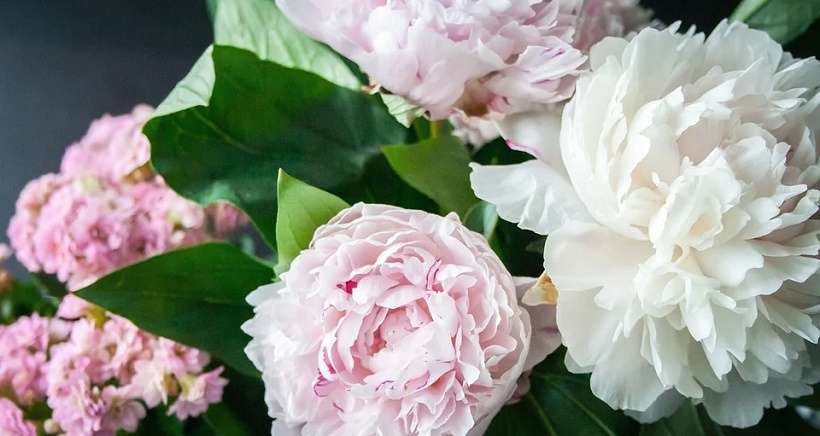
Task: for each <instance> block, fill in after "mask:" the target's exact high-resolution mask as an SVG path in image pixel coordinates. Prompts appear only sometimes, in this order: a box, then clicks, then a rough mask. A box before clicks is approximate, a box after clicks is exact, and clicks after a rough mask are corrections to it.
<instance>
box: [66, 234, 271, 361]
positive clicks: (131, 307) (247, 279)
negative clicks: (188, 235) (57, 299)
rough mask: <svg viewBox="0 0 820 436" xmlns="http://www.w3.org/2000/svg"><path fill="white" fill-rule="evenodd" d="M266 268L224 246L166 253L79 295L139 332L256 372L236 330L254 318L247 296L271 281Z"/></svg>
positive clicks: (108, 278) (108, 277)
mask: <svg viewBox="0 0 820 436" xmlns="http://www.w3.org/2000/svg"><path fill="white" fill-rule="evenodd" d="M272 277H273V271H272V270H271V268H270V267H268V266H266V265H265V264H263V263H261V262H259V261H257V260H256V259H254V258H252V257H250V256H248V255H247V254H245V253H243V252H242V251H241V250H239V249H238V248H236V247H234V246H232V245H229V244H224V243H209V244H203V245H199V246H195V247H190V248H185V249H181V250H177V251H172V252H169V253H165V254H162V255H159V256H156V257H152V258H149V259H147V260H145V261H142V262H139V263H136V264H133V265H131V266H128V267H125V268H123V269H121V270H119V271H116V272H114V273H111V274H109V275H107V276H105V277H103V278H101V279H99V280H97V281H96V282H95V283H93V284H92V285H90V286H88V287H86V288H85V289H82V290H80V291H79V292H78V293H77V294H78V295H79V296H80V297H82V298H84V299H86V300H88V301H90V302H92V303H94V304H97V305H99V306H102V307H103V308H105V309H107V310H108V311H110V312H113V313H115V314H117V315H121V316H124V317H125V318H128V319H129V320H131V321H132V322H133V323H134V324H136V325H137V326H138V327H140V328H141V329H144V330H147V331H149V332H152V333H155V334H157V335H160V336H164V337H166V338H169V339H173V340H175V341H178V342H180V343H183V344H186V345H189V346H192V347H196V348H200V349H203V350H205V351H208V352H210V353H211V354H213V355H214V356H215V357H217V358H219V359H221V360H222V361H224V362H225V363H226V364H228V365H231V366H232V367H234V368H236V369H237V370H240V371H242V372H243V373H245V374H256V371H255V369H254V368H253V365H252V364H251V363H250V361H249V360H248V359H247V357H245V353H244V352H243V349H244V348H245V345H246V344H247V342H248V338H247V337H246V336H245V335H244V334H243V333H242V331H241V330H240V326H241V325H242V323H244V322H245V321H246V320H248V319H250V318H251V317H252V316H253V312H252V310H251V307H250V306H248V305H247V304H246V303H245V296H246V295H247V294H248V293H250V292H251V291H253V290H254V289H256V288H258V287H259V286H262V285H264V284H267V283H270V281H271V278H272Z"/></svg>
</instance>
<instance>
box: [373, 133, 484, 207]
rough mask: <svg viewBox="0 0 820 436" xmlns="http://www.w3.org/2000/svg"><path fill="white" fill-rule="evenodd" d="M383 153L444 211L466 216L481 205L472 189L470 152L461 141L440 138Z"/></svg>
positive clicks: (404, 177)
mask: <svg viewBox="0 0 820 436" xmlns="http://www.w3.org/2000/svg"><path fill="white" fill-rule="evenodd" d="M382 150H383V151H384V155H385V156H386V157H387V161H388V162H390V166H392V167H393V169H394V170H396V173H398V175H399V177H401V178H402V179H404V181H406V182H407V183H408V184H409V185H410V186H412V187H414V188H416V189H417V190H419V191H420V192H421V193H423V194H425V195H427V196H428V197H430V198H432V199H433V200H435V202H436V203H438V205H439V206H441V208H442V210H443V211H444V212H456V213H458V214H459V215H461V216H462V217H463V216H465V214H466V213H467V211H468V210H470V208H471V207H473V205H475V204H476V203H478V201H479V200H478V199H477V198H476V197H475V195H474V194H473V190H472V188H471V187H470V167H469V163H470V153H469V152H468V151H467V148H466V147H465V146H464V145H463V144H461V143H460V142H459V141H458V139H456V138H454V137H452V136H441V137H437V138H432V139H428V140H426V141H423V142H419V143H416V144H410V145H389V146H386V147H383V148H382Z"/></svg>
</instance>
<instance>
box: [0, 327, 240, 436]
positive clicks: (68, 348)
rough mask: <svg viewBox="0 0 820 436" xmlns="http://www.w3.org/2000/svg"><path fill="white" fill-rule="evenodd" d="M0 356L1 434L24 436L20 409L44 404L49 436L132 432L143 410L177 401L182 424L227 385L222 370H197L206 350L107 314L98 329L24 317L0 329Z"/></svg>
mask: <svg viewBox="0 0 820 436" xmlns="http://www.w3.org/2000/svg"><path fill="white" fill-rule="evenodd" d="M0 356H2V358H0V392H3V393H4V395H5V396H7V397H8V399H7V400H5V401H4V402H3V403H2V404H0V434H3V435H5V434H15V435H16V434H29V433H26V432H25V431H23V430H19V429H18V428H27V427H28V426H31V423H24V422H23V421H22V411H21V409H20V407H22V408H27V407H29V406H33V405H35V404H37V403H41V402H43V401H45V402H46V403H47V405H48V406H49V408H50V409H51V410H52V417H51V419H49V420H48V421H46V422H45V423H44V425H45V429H46V430H47V431H48V432H49V433H58V432H59V433H65V434H67V435H70V436H71V435H78V436H80V435H106V434H112V435H113V434H115V433H116V432H117V430H125V431H129V432H133V431H135V430H136V429H137V427H138V425H139V421H140V420H141V419H142V418H143V417H145V414H146V410H145V406H148V407H156V406H158V405H159V404H161V403H162V404H168V403H169V398H175V400H174V401H173V404H171V406H170V407H169V409H168V412H169V414H174V415H176V416H177V417H178V418H179V419H183V420H184V419H186V418H188V417H192V416H197V415H200V414H202V413H203V412H205V411H206V410H207V409H208V406H209V405H210V404H212V403H216V402H219V401H220V400H221V398H222V390H223V388H224V386H225V385H226V384H227V381H226V380H225V379H224V378H222V377H220V374H221V373H222V368H217V369H215V370H212V371H210V372H203V371H204V370H205V368H206V367H207V365H208V363H209V360H210V359H209V357H208V354H207V353H204V352H202V351H199V350H196V349H193V348H188V347H184V346H182V345H180V344H177V343H175V342H172V341H169V340H167V339H163V338H158V337H155V336H153V335H150V334H148V333H146V332H144V331H141V330H139V329H138V328H137V327H136V326H134V325H133V324H131V323H130V322H129V321H127V320H125V319H122V318H119V317H113V316H112V317H110V318H108V319H106V320H104V321H102V322H101V325H100V326H98V325H97V324H95V322H94V321H93V320H90V319H85V318H83V319H80V320H78V321H63V320H60V319H48V318H43V317H40V316H38V315H32V316H30V317H22V318H20V319H19V320H17V322H15V323H14V324H12V325H9V326H2V327H0ZM11 429H18V430H16V431H17V432H19V433H15V432H14V431H13V430H11ZM2 430H5V431H7V432H11V433H4V432H3V431H2ZM31 434H34V433H31Z"/></svg>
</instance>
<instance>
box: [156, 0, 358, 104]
mask: <svg viewBox="0 0 820 436" xmlns="http://www.w3.org/2000/svg"><path fill="white" fill-rule="evenodd" d="M206 5H207V8H208V12H209V14H210V15H211V16H212V20H213V23H214V41H215V44H216V45H225V46H232V47H237V48H242V49H245V50H248V51H251V52H253V53H255V54H256V55H257V56H259V58H260V59H263V60H267V61H271V62H275V63H278V64H280V65H283V66H286V67H292V68H296V69H301V70H304V71H309V72H312V73H315V74H318V75H319V76H321V77H323V78H325V79H326V80H328V81H330V82H333V83H335V84H337V85H339V86H343V87H346V88H350V89H353V90H359V89H360V88H361V82H360V81H359V79H358V78H357V77H356V75H355V74H353V72H352V71H350V68H348V67H347V65H346V64H345V61H344V59H342V58H341V57H339V55H337V54H336V53H334V52H333V51H332V50H330V49H329V48H327V47H326V46H324V45H322V44H319V43H318V42H316V41H313V40H312V39H310V38H308V37H307V36H305V35H303V34H302V33H300V32H299V31H298V30H296V29H295V28H294V27H293V25H291V24H290V23H289V22H288V20H287V19H286V18H285V17H284V15H282V13H281V12H280V11H279V9H278V8H277V7H276V4H275V3H274V1H273V0H230V1H220V0H207V2H206ZM212 53H213V47H208V48H207V49H206V50H205V52H204V53H203V54H202V56H200V57H199V60H197V62H196V63H195V64H194V66H193V67H192V68H191V71H190V72H189V73H188V74H187V75H186V76H185V78H183V79H182V80H181V81H180V82H179V83H178V84H177V86H176V87H174V89H173V90H172V91H171V93H170V94H169V95H168V97H166V98H165V100H164V101H163V102H162V103H161V104H160V105H159V107H157V110H156V112H155V114H154V117H160V116H163V115H168V114H171V113H174V112H179V111H182V110H185V109H189V108H192V107H196V106H207V105H208V101H209V100H210V98H211V93H212V91H213V86H214V63H213V59H212Z"/></svg>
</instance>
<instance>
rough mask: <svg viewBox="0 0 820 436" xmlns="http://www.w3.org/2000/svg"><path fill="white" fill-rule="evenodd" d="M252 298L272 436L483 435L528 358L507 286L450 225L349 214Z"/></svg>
mask: <svg viewBox="0 0 820 436" xmlns="http://www.w3.org/2000/svg"><path fill="white" fill-rule="evenodd" d="M248 301H249V302H250V303H251V304H252V305H254V306H255V312H256V316H255V317H254V318H253V319H252V320H250V321H248V322H247V323H246V324H245V325H244V326H243V329H244V330H245V331H246V332H247V333H248V334H249V335H251V336H252V337H253V340H252V341H251V343H250V344H249V345H248V347H247V348H246V353H247V354H248V356H249V357H250V359H251V360H252V361H253V362H254V364H255V365H256V366H257V368H259V370H260V371H262V373H263V379H264V382H265V385H266V388H267V392H266V400H267V403H268V405H269V408H270V415H271V416H272V417H274V418H276V421H275V422H274V424H273V425H274V433H276V434H279V433H278V432H280V431H281V432H284V434H290V433H287V431H290V432H293V433H297V434H302V435H347V434H391V435H402V434H433V435H439V434H441V435H443V434H452V435H466V434H468V433H469V434H481V433H482V432H483V430H484V429H485V428H486V427H487V425H489V422H490V420H491V419H492V417H493V416H494V415H495V414H496V413H497V412H498V411H499V409H500V408H501V406H502V405H503V404H504V403H505V402H506V401H507V400H508V399H510V397H511V395H512V394H513V391H514V390H515V388H516V383H517V380H518V378H519V376H520V375H521V373H522V371H523V370H524V369H525V360H526V358H527V355H528V350H529V349H530V319H529V316H528V314H527V312H526V311H524V310H523V309H522V308H521V307H519V305H518V302H517V298H516V288H515V284H514V282H513V279H512V277H511V276H510V274H509V273H508V272H507V270H506V269H505V268H504V266H503V265H502V263H501V261H500V260H499V259H498V257H497V256H496V255H495V254H494V253H493V252H492V250H491V249H490V247H489V246H488V244H487V242H486V241H485V240H484V239H483V238H482V237H481V236H480V235H479V234H477V233H474V232H471V231H469V230H467V229H466V228H465V227H464V226H463V225H462V224H461V223H460V222H459V220H458V218H457V216H456V215H454V214H451V215H449V216H447V217H446V218H442V217H439V216H436V215H431V214H428V213H425V212H421V211H414V210H404V209H399V208H395V207H391V206H381V205H365V204H357V205H355V206H353V207H351V208H349V209H347V210H345V211H342V212H341V213H339V214H338V215H337V216H336V217H335V218H333V219H332V220H331V221H330V222H329V223H328V224H327V225H325V226H322V227H320V228H319V229H318V230H317V232H316V234H315V235H314V238H313V242H312V243H311V245H310V248H309V249H307V250H305V251H303V252H302V254H300V255H299V256H298V257H297V258H296V259H295V260H294V262H293V264H292V265H291V269H290V271H289V272H287V273H285V274H283V275H282V282H280V283H276V284H272V285H268V286H264V287H262V288H260V289H258V290H257V291H255V292H254V293H253V294H251V295H250V296H249V298H248ZM543 357H544V356H543V355H542V356H541V358H543ZM537 360H540V359H537Z"/></svg>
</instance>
